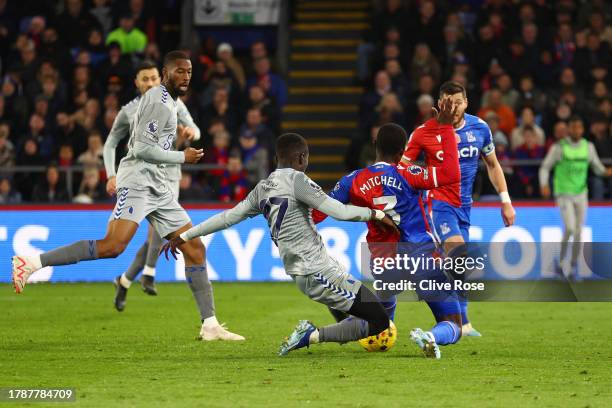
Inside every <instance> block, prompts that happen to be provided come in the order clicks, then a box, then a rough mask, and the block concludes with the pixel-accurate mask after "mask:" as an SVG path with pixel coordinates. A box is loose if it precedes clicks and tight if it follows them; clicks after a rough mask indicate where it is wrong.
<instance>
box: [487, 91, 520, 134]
mask: <svg viewBox="0 0 612 408" xmlns="http://www.w3.org/2000/svg"><path fill="white" fill-rule="evenodd" d="M488 112H495V113H496V114H497V116H498V117H499V129H500V130H501V131H502V132H504V133H505V134H506V135H509V134H510V132H512V129H514V128H515V127H516V115H515V114H514V112H513V111H512V109H511V108H510V107H509V106H508V105H506V104H504V103H503V101H502V94H501V92H500V91H499V89H497V88H494V89H492V90H491V91H490V92H489V97H488V102H487V104H486V105H484V106H482V108H480V110H479V111H478V116H479V117H480V118H484V117H485V115H486V114H487V113H488Z"/></svg>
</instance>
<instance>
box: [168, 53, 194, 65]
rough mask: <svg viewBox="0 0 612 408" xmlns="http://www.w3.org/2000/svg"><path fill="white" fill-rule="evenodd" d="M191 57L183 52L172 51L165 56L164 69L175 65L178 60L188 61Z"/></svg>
mask: <svg viewBox="0 0 612 408" xmlns="http://www.w3.org/2000/svg"><path fill="white" fill-rule="evenodd" d="M188 59H189V57H188V56H187V54H185V53H184V52H183V51H179V50H174V51H170V52H169V53H167V54H166V55H165V56H164V67H168V66H170V65H173V64H174V62H175V61H178V60H188Z"/></svg>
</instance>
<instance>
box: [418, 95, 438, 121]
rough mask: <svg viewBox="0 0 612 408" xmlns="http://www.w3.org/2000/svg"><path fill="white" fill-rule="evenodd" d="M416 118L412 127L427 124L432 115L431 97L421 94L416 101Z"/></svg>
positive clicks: (432, 102)
mask: <svg viewBox="0 0 612 408" xmlns="http://www.w3.org/2000/svg"><path fill="white" fill-rule="evenodd" d="M416 104H417V116H416V118H415V120H414V125H415V126H419V125H422V124H423V123H425V122H427V121H428V120H429V119H431V118H432V117H433V115H434V113H433V107H434V99H433V98H432V97H431V95H427V94H423V95H421V96H419V98H418V99H417V102H416Z"/></svg>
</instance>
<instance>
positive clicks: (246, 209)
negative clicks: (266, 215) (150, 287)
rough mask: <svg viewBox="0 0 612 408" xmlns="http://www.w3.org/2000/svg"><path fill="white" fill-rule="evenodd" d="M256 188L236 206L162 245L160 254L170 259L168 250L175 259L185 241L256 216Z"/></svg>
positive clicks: (257, 212)
mask: <svg viewBox="0 0 612 408" xmlns="http://www.w3.org/2000/svg"><path fill="white" fill-rule="evenodd" d="M256 190H257V187H256V188H255V189H253V191H251V192H250V193H249V195H248V196H247V197H246V198H245V199H244V200H242V201H241V202H239V203H238V204H237V205H236V206H235V207H233V208H230V209H229V210H225V211H223V212H221V213H219V214H216V215H214V216H212V217H210V218H209V219H207V220H206V221H204V222H202V223H200V224H198V225H196V226H193V227H191V228H190V229H188V230H187V231H185V232H183V233H182V234H181V235H179V236H178V237H175V238H173V239H171V240H170V241H168V242H167V243H166V244H165V245H164V246H163V247H162V249H161V251H160V254H161V253H162V252H163V253H164V255H165V256H166V259H169V258H168V252H170V254H172V256H173V257H174V259H176V254H177V253H178V249H177V248H178V247H179V246H181V245H182V244H183V243H185V242H187V241H190V240H192V239H194V238H196V237H200V236H206V235H210V234H212V233H214V232H217V231H221V230H224V229H226V228H229V227H231V226H232V225H235V224H238V223H239V222H241V221H243V220H245V219H247V218H250V217H254V216H255V215H257V214H259V213H260V211H259V208H258V205H257V192H256Z"/></svg>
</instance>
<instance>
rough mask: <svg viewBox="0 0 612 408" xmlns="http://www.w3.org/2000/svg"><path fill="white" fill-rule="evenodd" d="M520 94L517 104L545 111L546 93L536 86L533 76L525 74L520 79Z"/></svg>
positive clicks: (539, 111) (536, 110) (541, 111)
mask: <svg viewBox="0 0 612 408" xmlns="http://www.w3.org/2000/svg"><path fill="white" fill-rule="evenodd" d="M518 91H519V96H518V100H517V103H516V106H530V107H531V108H532V109H533V110H534V111H535V112H538V113H540V114H541V113H543V112H544V110H545V109H546V94H545V93H544V92H542V91H541V90H540V89H538V88H536V87H535V84H534V82H533V77H531V76H530V75H523V76H522V77H521V78H520V81H519V89H518Z"/></svg>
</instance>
